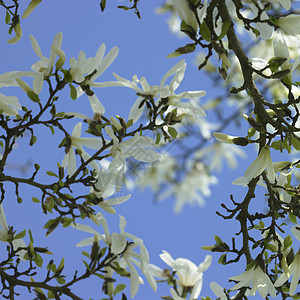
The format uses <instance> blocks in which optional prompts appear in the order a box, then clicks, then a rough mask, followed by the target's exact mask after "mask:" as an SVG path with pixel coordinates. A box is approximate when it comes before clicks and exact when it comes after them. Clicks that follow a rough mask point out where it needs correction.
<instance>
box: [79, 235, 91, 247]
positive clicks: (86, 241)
mask: <svg viewBox="0 0 300 300" xmlns="http://www.w3.org/2000/svg"><path fill="white" fill-rule="evenodd" d="M93 242H94V237H90V238H86V239H83V240H82V241H80V242H79V243H77V244H76V247H84V246H89V245H92V244H93Z"/></svg>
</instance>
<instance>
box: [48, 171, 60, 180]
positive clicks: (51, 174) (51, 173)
mask: <svg viewBox="0 0 300 300" xmlns="http://www.w3.org/2000/svg"><path fill="white" fill-rule="evenodd" d="M46 174H47V175H49V176H53V177H57V178H58V176H57V175H56V174H55V173H54V172H52V171H47V172H46Z"/></svg>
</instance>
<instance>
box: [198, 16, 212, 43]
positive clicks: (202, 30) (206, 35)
mask: <svg viewBox="0 0 300 300" xmlns="http://www.w3.org/2000/svg"><path fill="white" fill-rule="evenodd" d="M200 34H201V36H202V38H203V39H204V40H205V41H207V42H210V30H209V28H208V26H207V24H206V23H205V21H204V22H203V23H202V24H201V25H200Z"/></svg>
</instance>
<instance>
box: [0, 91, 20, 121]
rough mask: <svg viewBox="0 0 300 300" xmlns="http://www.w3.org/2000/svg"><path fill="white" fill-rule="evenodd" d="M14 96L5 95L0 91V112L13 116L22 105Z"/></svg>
mask: <svg viewBox="0 0 300 300" xmlns="http://www.w3.org/2000/svg"><path fill="white" fill-rule="evenodd" d="M18 101H19V99H18V98H17V97H16V96H5V95H3V94H1V93H0V114H4V115H8V116H15V115H17V114H18V109H21V108H22V106H21V104H20V103H19V102H18Z"/></svg>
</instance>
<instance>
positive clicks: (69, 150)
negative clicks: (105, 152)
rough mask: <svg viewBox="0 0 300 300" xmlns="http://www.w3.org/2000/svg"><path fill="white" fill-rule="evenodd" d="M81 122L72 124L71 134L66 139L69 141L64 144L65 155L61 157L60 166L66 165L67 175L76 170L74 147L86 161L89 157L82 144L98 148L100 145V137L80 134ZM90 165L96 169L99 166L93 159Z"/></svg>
mask: <svg viewBox="0 0 300 300" xmlns="http://www.w3.org/2000/svg"><path fill="white" fill-rule="evenodd" d="M81 127H82V123H78V124H76V125H75V126H74V128H73V131H72V135H71V136H70V137H68V138H69V140H67V143H70V144H69V145H67V146H66V155H65V157H64V158H63V161H62V163H61V165H62V167H64V168H65V167H68V175H69V176H72V175H73V174H74V173H75V171H76V170H77V167H76V157H75V148H76V149H78V150H79V151H80V155H81V157H82V158H83V159H84V160H85V161H86V160H88V159H89V158H90V155H89V154H87V153H86V152H85V151H84V149H83V146H85V147H88V148H91V149H96V150H99V149H100V148H101V147H102V141H101V139H100V138H83V137H80V135H81ZM90 166H91V167H92V168H94V169H95V170H97V171H98V169H99V167H98V165H97V163H96V162H95V161H92V162H90Z"/></svg>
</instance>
